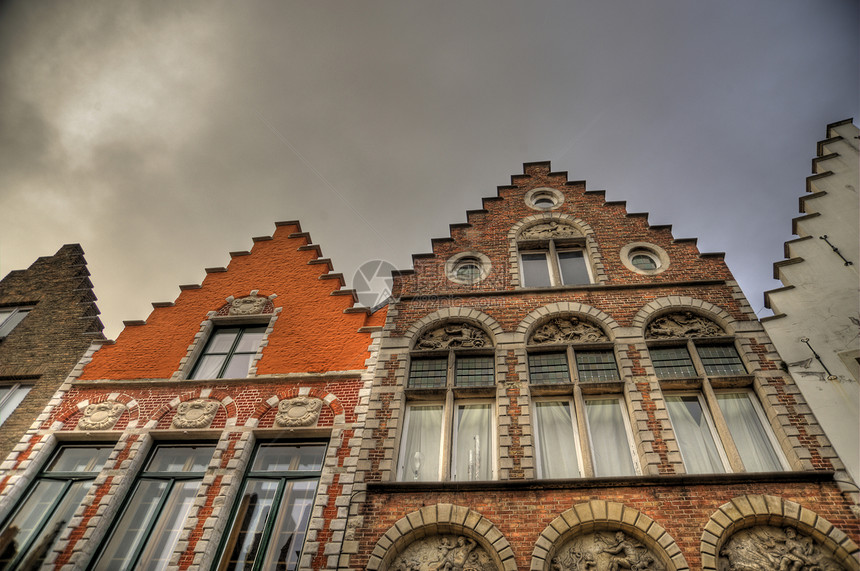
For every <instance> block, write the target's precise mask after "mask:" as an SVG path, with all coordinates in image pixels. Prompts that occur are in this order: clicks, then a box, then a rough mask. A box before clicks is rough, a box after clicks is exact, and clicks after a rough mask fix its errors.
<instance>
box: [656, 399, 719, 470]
mask: <svg viewBox="0 0 860 571" xmlns="http://www.w3.org/2000/svg"><path fill="white" fill-rule="evenodd" d="M666 407H667V408H668V409H669V418H671V420H672V427H673V428H674V429H675V436H676V438H677V439H678V447H679V448H680V449H681V457H682V458H683V460H684V467H685V468H686V470H687V473H688V474H717V473H721V472H724V471H725V467H724V464H723V456H722V454H721V450H720V449H719V448H718V446H717V442H716V440H715V439H714V432H715V431H714V428H713V424H712V422H711V419H710V417H709V415H708V410H707V407H705V406H704V405H703V404H702V399H701V397H699V396H698V395H667V396H666Z"/></svg>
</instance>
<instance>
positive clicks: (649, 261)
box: [630, 254, 657, 270]
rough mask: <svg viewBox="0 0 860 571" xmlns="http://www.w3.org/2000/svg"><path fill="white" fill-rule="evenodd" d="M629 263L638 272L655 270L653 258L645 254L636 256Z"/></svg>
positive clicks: (655, 265) (655, 264)
mask: <svg viewBox="0 0 860 571" xmlns="http://www.w3.org/2000/svg"><path fill="white" fill-rule="evenodd" d="M630 261H631V263H632V264H633V265H634V266H635V267H637V268H639V269H640V270H656V269H657V263H656V262H655V261H654V258H652V257H651V256H649V255H647V254H636V255H634V256H633V258H632V259H631V260H630Z"/></svg>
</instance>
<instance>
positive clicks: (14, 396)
mask: <svg viewBox="0 0 860 571" xmlns="http://www.w3.org/2000/svg"><path fill="white" fill-rule="evenodd" d="M31 388H32V387H28V386H20V385H19V386H17V387H14V388H10V389H9V391H7V394H6V395H5V398H3V395H2V394H0V424H2V423H3V422H6V419H7V418H9V416H10V415H11V414H12V412H13V411H14V410H15V409H16V408H18V405H19V404H21V401H23V400H24V397H26V396H27V393H29V392H30V389H31Z"/></svg>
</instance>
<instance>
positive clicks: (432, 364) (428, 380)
mask: <svg viewBox="0 0 860 571" xmlns="http://www.w3.org/2000/svg"><path fill="white" fill-rule="evenodd" d="M447 376H448V359H447V358H436V357H434V358H431V359H412V366H411V367H410V368H409V387H410V388H417V389H420V388H438V387H444V386H445V384H446V379H447Z"/></svg>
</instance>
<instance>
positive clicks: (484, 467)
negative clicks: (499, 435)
mask: <svg viewBox="0 0 860 571" xmlns="http://www.w3.org/2000/svg"><path fill="white" fill-rule="evenodd" d="M454 422H455V424H454V453H453V462H452V464H453V466H451V472H452V474H451V479H452V480H459V481H474V480H489V479H491V478H492V473H493V467H492V456H491V454H492V451H491V446H492V442H491V441H490V440H491V438H490V435H491V434H492V432H491V430H492V428H491V426H490V405H489V404H465V405H459V406H458V407H457V412H456V418H455V420H454Z"/></svg>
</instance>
